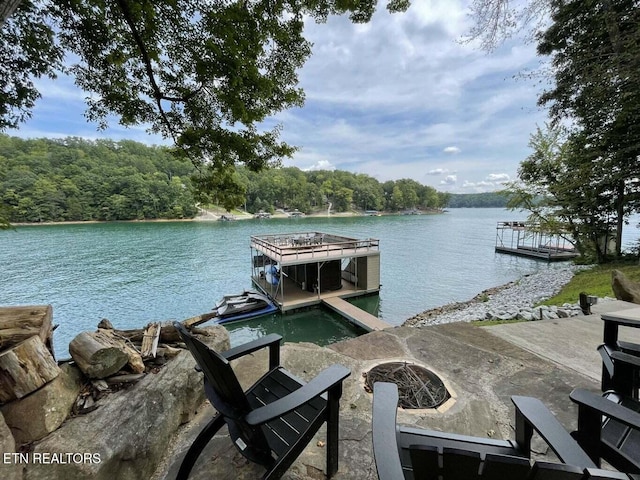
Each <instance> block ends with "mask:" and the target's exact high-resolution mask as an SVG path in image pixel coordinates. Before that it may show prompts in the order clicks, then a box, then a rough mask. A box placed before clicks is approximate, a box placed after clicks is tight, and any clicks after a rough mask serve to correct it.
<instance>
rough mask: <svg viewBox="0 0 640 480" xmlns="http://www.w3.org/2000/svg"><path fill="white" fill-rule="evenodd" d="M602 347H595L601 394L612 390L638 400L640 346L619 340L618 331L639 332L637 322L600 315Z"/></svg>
mask: <svg viewBox="0 0 640 480" xmlns="http://www.w3.org/2000/svg"><path fill="white" fill-rule="evenodd" d="M601 317H602V321H603V323H604V328H603V331H604V334H603V337H604V338H603V339H604V343H603V344H602V345H600V346H599V347H598V352H599V353H600V357H601V358H602V391H603V392H607V391H609V390H615V391H616V392H618V393H621V394H622V395H624V396H630V397H632V398H634V399H636V400H639V399H640V345H638V344H637V343H631V342H626V341H623V340H620V339H619V338H618V337H619V331H620V327H626V328H640V320H636V319H633V318H626V317H624V316H619V315H617V314H615V313H613V314H602V315H601Z"/></svg>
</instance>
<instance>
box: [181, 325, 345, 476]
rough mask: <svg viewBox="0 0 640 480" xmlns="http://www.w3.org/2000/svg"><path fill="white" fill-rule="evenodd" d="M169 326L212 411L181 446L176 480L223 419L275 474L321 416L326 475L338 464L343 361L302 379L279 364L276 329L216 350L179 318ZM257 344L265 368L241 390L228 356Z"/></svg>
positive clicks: (241, 445) (252, 456)
mask: <svg viewBox="0 0 640 480" xmlns="http://www.w3.org/2000/svg"><path fill="white" fill-rule="evenodd" d="M174 326H175V327H176V329H177V331H178V332H179V334H180V336H181V337H182V339H183V340H184V342H185V344H186V345H187V347H188V348H189V350H190V352H191V354H192V355H193V356H194V358H195V360H196V362H197V364H198V367H199V368H200V369H201V370H202V372H203V373H204V389H205V393H206V396H207V398H208V399H209V401H210V402H211V403H212V405H213V406H214V408H215V409H216V410H217V412H218V414H217V415H215V416H214V417H213V419H212V420H211V421H210V422H209V423H208V424H207V425H206V426H205V427H204V428H203V430H202V432H200V434H199V435H198V437H197V438H196V439H195V441H194V442H193V444H192V445H191V447H190V448H189V450H188V451H187V454H186V456H185V458H184V460H183V461H182V464H181V466H180V470H179V472H178V476H177V479H178V480H184V479H186V478H187V477H188V476H189V473H190V472H191V469H192V468H193V466H194V464H195V462H196V460H197V458H198V456H199V455H200V453H201V452H202V450H203V449H204V447H205V446H206V445H207V443H208V442H209V441H210V440H211V439H212V438H213V436H214V435H215V434H216V433H217V432H218V431H219V430H220V429H221V428H222V427H223V426H224V425H225V424H226V425H227V427H228V429H229V435H230V437H231V440H232V441H233V443H234V445H235V446H236V448H237V449H238V450H239V451H240V452H241V453H242V455H243V456H244V457H246V458H247V459H248V460H250V461H252V462H255V463H258V464H260V465H263V466H264V467H265V468H266V470H267V471H266V472H265V474H264V476H263V477H262V478H263V479H265V480H266V479H277V478H280V477H281V476H282V475H283V474H284V472H285V471H286V470H287V469H288V468H289V467H290V466H291V464H292V463H293V461H294V460H295V459H296V458H297V457H298V456H299V455H300V453H302V451H303V450H304V448H305V447H306V446H307V444H308V443H309V441H310V440H311V439H312V438H313V436H314V435H315V433H316V432H317V431H318V429H319V428H320V427H321V426H322V424H323V423H325V422H326V423H327V443H326V449H327V467H326V468H327V471H326V474H327V478H330V477H331V476H332V475H333V474H334V473H335V472H336V471H337V470H338V410H339V400H340V397H341V395H342V381H343V380H344V379H345V378H346V377H348V376H349V375H350V373H351V372H350V371H349V370H348V369H347V368H346V367H344V366H342V365H332V366H331V367H329V368H327V369H325V370H323V371H322V372H320V374H318V375H317V376H316V377H315V378H314V379H312V380H311V381H310V382H309V383H304V382H303V381H302V380H300V379H298V378H296V377H295V376H294V375H292V374H291V373H290V372H288V371H287V370H285V369H284V368H282V367H281V366H280V341H281V340H282V337H280V336H279V335H273V334H272V335H267V336H265V337H262V338H260V339H258V340H255V341H253V342H249V343H247V344H244V345H241V346H238V347H235V348H232V349H230V350H227V351H226V352H224V353H217V352H215V351H213V350H211V349H210V348H209V347H207V346H206V345H205V344H204V343H202V342H200V341H199V340H198V339H196V338H194V337H193V336H192V335H191V333H190V332H189V331H188V330H187V329H186V328H185V327H184V326H183V325H182V324H180V323H177V322H176V323H174ZM262 348H269V369H268V371H267V373H265V375H263V376H262V377H261V378H260V379H259V380H258V381H257V382H256V383H255V384H254V385H253V386H252V387H250V388H249V389H248V390H247V391H246V392H244V391H243V390H242V387H241V386H240V383H239V382H238V379H237V378H236V375H235V373H234V372H233V369H232V368H231V365H230V364H229V362H230V361H231V360H234V359H236V358H240V357H242V356H244V355H247V354H249V353H252V352H255V351H257V350H259V349H262Z"/></svg>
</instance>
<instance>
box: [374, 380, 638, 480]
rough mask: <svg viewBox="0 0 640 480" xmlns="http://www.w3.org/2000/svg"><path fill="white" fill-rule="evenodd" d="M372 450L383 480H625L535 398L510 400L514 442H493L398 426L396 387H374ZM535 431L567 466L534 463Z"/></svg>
mask: <svg viewBox="0 0 640 480" xmlns="http://www.w3.org/2000/svg"><path fill="white" fill-rule="evenodd" d="M373 392H374V393H373V452H374V457H375V462H376V468H377V470H378V477H379V478H380V480H400V479H402V478H404V479H405V480H439V479H442V480H474V479H482V480H506V479H508V480H525V479H526V480H572V479H576V480H582V479H589V478H593V479H625V480H629V479H630V478H632V477H630V476H628V475H627V474H624V473H620V472H611V471H605V470H601V469H599V468H597V466H596V464H595V462H593V461H592V460H591V458H589V456H588V455H587V454H586V453H585V452H584V451H583V450H582V449H581V448H580V446H579V445H578V443H577V442H576V441H575V440H574V439H573V438H572V437H571V435H570V434H569V433H568V432H567V431H566V430H565V429H564V428H563V427H562V425H560V423H559V422H558V421H557V420H556V418H555V417H554V416H553V414H552V413H551V412H550V411H549V410H548V409H547V408H546V407H545V406H544V405H543V404H542V402H540V401H539V400H537V399H535V398H530V397H517V396H516V397H512V401H513V403H514V405H515V407H516V439H515V441H511V440H495V439H490V438H479V437H471V436H466V435H458V434H454V433H446V432H437V431H432V430H426V429H421V428H413V427H406V426H402V425H397V424H396V412H397V405H398V389H397V386H396V385H395V384H392V383H384V382H378V383H376V384H374V387H373ZM534 431H536V432H538V434H539V435H540V437H541V438H542V439H543V440H545V441H546V442H547V444H548V445H549V446H550V447H551V449H552V450H553V451H554V452H555V453H556V455H557V457H558V458H559V459H560V460H561V461H562V462H563V463H551V462H535V463H534V464H533V465H531V461H530V453H531V437H532V435H533V432H534Z"/></svg>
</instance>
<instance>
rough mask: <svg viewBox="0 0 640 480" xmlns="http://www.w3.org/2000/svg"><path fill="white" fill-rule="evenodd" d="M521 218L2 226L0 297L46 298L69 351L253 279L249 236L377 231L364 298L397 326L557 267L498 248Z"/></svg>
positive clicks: (244, 333)
mask: <svg viewBox="0 0 640 480" xmlns="http://www.w3.org/2000/svg"><path fill="white" fill-rule="evenodd" d="M523 219H524V214H521V213H518V212H508V211H505V210H501V209H452V210H450V211H449V212H447V213H444V214H441V215H407V216H402V215H399V216H383V217H349V218H344V217H340V218H338V217H332V218H302V219H282V220H279V219H270V220H246V221H237V222H166V223H165V222H159V223H104V224H86V225H50V226H29V227H18V228H16V229H15V230H9V231H0V305H34V304H49V303H50V304H52V305H53V312H54V323H55V324H59V325H60V326H59V328H58V329H57V330H56V331H55V334H54V340H55V348H56V354H57V356H58V357H65V356H66V355H67V346H68V343H69V341H70V340H71V339H72V338H73V337H74V336H75V335H76V334H78V333H79V332H81V331H83V330H95V328H96V325H97V323H98V322H99V321H100V320H101V319H102V318H108V319H109V320H111V322H112V323H113V324H114V325H115V326H116V327H117V328H121V329H126V328H139V327H142V326H144V325H146V324H147V323H148V322H150V321H157V320H169V319H176V320H181V319H185V318H188V317H191V316H195V315H199V314H201V313H205V312H208V311H210V310H211V308H212V307H213V306H214V304H215V303H216V302H217V301H218V300H219V298H220V297H222V295H224V294H226V293H238V292H240V291H242V290H243V289H245V288H249V287H251V282H250V273H251V258H250V249H249V237H250V236H251V235H257V234H270V233H292V232H305V231H321V232H327V233H336V234H341V235H347V236H353V237H357V238H378V239H380V249H381V278H382V280H381V283H382V289H381V292H380V295H379V296H374V297H369V298H367V299H365V300H364V301H362V302H361V303H362V307H363V308H366V309H368V310H370V311H377V312H378V314H379V316H380V317H381V318H382V319H383V320H385V321H386V322H388V323H391V324H395V325H399V324H401V323H402V322H404V321H405V320H406V319H407V318H409V317H411V316H413V315H415V314H417V313H419V312H422V311H424V310H427V309H429V308H433V307H436V306H439V305H443V304H446V303H450V302H455V301H463V300H468V299H470V298H471V297H473V296H475V295H476V294H477V293H479V292H480V291H482V290H484V289H486V288H489V287H493V286H497V285H502V284H504V283H507V282H509V281H512V280H516V279H518V278H520V277H521V276H522V275H524V274H528V273H532V272H535V271H538V270H540V269H548V268H558V265H557V264H548V263H545V262H538V261H534V260H529V259H525V258H520V257H514V256H510V255H504V254H496V253H494V245H495V238H496V222H498V221H507V220H523ZM627 230H635V229H630V228H628V229H627ZM632 233H634V232H632ZM358 304H359V305H360V303H358ZM229 329H230V331H231V335H232V343H234V344H238V343H241V342H243V341H247V340H249V339H251V338H256V337H258V336H260V335H264V334H266V333H270V332H274V331H275V332H278V333H282V334H284V336H285V340H287V341H313V342H316V343H320V344H326V343H331V342H335V341H338V340H341V339H344V338H349V337H352V336H355V335H358V334H359V333H360V332H359V331H358V330H357V329H356V328H355V327H353V326H351V325H349V324H347V323H346V322H344V321H342V320H341V319H339V318H336V316H335V315H334V314H331V313H329V312H326V311H324V310H322V309H315V310H310V311H304V312H300V313H296V314H289V315H284V316H282V315H273V316H271V317H266V318H265V317H263V318H261V319H259V320H252V321H249V322H242V323H238V324H234V325H233V326H231V327H229Z"/></svg>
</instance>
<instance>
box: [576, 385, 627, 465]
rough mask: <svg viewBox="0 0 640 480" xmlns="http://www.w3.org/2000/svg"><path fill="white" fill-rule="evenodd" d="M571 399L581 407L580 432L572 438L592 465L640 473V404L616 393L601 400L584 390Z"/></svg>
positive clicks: (578, 391)
mask: <svg viewBox="0 0 640 480" xmlns="http://www.w3.org/2000/svg"><path fill="white" fill-rule="evenodd" d="M570 398H571V400H572V401H573V402H575V403H577V404H578V429H577V430H576V431H575V432H573V433H572V435H573V437H574V438H576V440H578V443H579V444H580V445H581V446H582V448H583V449H584V450H585V451H586V452H587V453H588V454H589V456H590V457H591V458H592V459H593V461H594V462H595V463H596V464H598V465H599V464H600V460H601V459H602V460H606V461H607V463H609V464H611V465H612V466H613V467H615V468H617V469H618V470H621V471H624V472H631V473H635V474H638V473H640V402H638V401H636V400H634V399H632V398H631V397H628V396H624V395H620V394H619V393H617V392H613V391H612V392H605V393H604V394H603V396H600V395H596V394H594V393H592V392H588V391H587V390H583V389H576V390H574V391H573V392H571V395H570Z"/></svg>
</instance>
